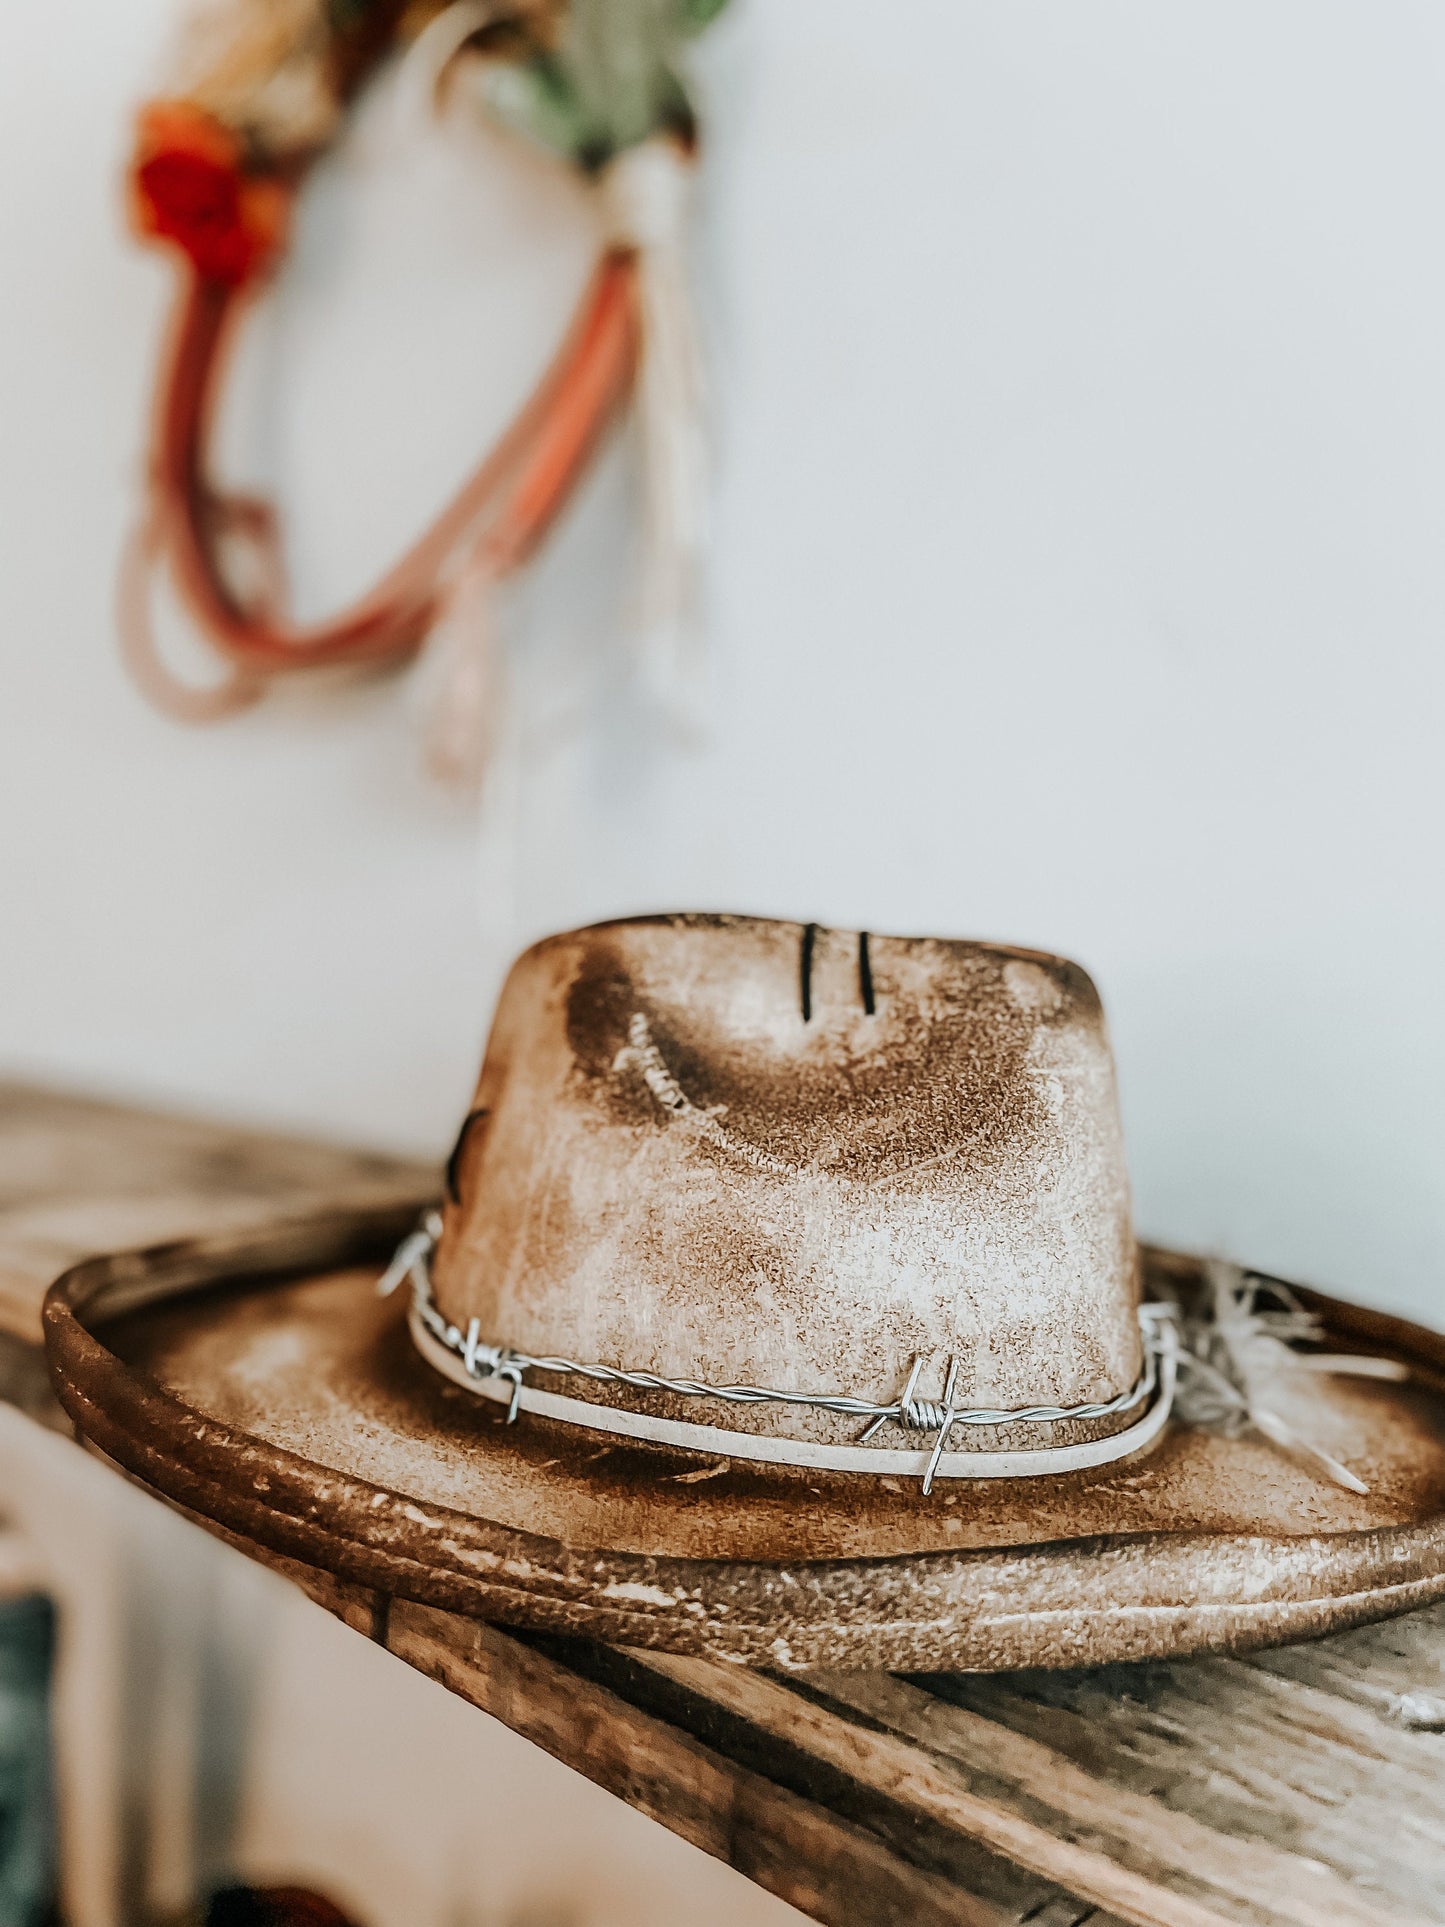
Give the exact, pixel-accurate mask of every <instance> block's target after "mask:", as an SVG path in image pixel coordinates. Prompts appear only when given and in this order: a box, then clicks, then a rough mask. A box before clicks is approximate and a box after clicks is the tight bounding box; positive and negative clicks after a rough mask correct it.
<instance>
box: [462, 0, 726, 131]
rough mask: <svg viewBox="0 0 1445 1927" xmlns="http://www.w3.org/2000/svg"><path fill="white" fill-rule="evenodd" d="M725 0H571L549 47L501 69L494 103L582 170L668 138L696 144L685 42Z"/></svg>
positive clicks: (502, 115)
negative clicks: (686, 77)
mask: <svg viewBox="0 0 1445 1927" xmlns="http://www.w3.org/2000/svg"><path fill="white" fill-rule="evenodd" d="M726 4H727V0H571V4H570V5H569V6H568V7H567V9H566V11H565V13H564V14H563V16H562V19H561V21H560V24H559V29H558V31H557V33H556V35H555V38H554V39H553V40H552V41H551V43H550V44H548V45H543V44H542V43H541V42H540V41H538V42H536V43H534V45H533V47H532V49H531V51H530V53H529V54H528V55H527V56H526V57H525V58H524V59H522V60H519V61H516V62H508V63H507V64H505V65H500V64H499V65H498V66H497V67H496V69H495V70H494V72H493V74H492V76H491V79H490V82H489V91H488V99H489V103H490V106H491V108H492V111H493V113H495V114H496V116H497V117H498V119H500V120H501V121H503V122H504V123H505V124H506V125H507V126H509V127H512V128H515V129H516V130H517V131H519V132H520V133H523V134H526V135H527V136H528V137H529V138H531V139H532V140H535V141H538V142H540V143H541V145H542V146H544V147H547V148H550V149H551V150H552V151H553V152H554V153H557V154H561V155H563V156H564V157H565V158H566V159H568V160H570V161H573V162H575V163H576V164H577V165H578V166H581V167H584V168H589V169H595V168H599V167H602V166H604V165H605V164H606V162H607V161H609V160H610V159H611V158H612V156H613V155H614V154H617V153H619V152H621V151H622V149H624V148H627V147H633V146H636V145H637V143H638V142H639V141H644V140H647V139H648V138H649V137H650V136H651V135H653V134H656V133H662V132H672V133H676V134H679V135H680V136H682V137H683V138H684V139H690V138H691V137H692V133H693V129H694V116H693V110H692V103H691V100H690V98H689V95H688V90H687V86H686V82H685V80H684V77H683V75H684V69H685V52H684V49H685V43H686V42H687V41H688V40H690V39H691V38H692V37H693V36H694V35H695V34H698V33H700V32H701V31H702V29H703V28H704V27H706V26H707V25H709V24H710V22H712V21H713V20H715V19H716V18H717V16H718V15H719V14H720V13H721V12H722V10H723V8H724V6H726Z"/></svg>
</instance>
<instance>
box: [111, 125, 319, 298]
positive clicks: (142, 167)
mask: <svg viewBox="0 0 1445 1927" xmlns="http://www.w3.org/2000/svg"><path fill="white" fill-rule="evenodd" d="M289 205H290V194H289V191H288V190H287V188H286V186H285V185H284V184H283V183H282V182H281V181H279V180H277V179H276V178H275V177H274V176H270V175H258V174H249V173H247V171H246V166H245V155H244V153H243V150H242V147H241V143H240V141H239V140H238V139H237V137H236V135H235V134H234V133H232V132H231V130H230V129H229V128H228V127H224V126H222V124H221V123H220V121H218V120H215V119H214V118H213V117H212V116H211V115H210V114H208V113H206V112H205V111H204V110H203V109H202V108H199V107H196V106H193V105H192V104H191V102H189V101H184V100H176V101H172V100H159V101H152V102H151V103H150V105H149V106H147V107H144V108H143V109H142V110H141V114H140V121H139V125H138V128H137V140H136V157H135V164H134V168H133V170H132V174H131V216H132V220H133V221H134V224H135V227H136V229H137V231H138V232H139V233H141V234H143V235H149V236H151V237H153V238H155V239H157V240H162V241H170V242H173V243H174V244H175V245H176V246H177V247H179V248H180V249H181V250H182V251H183V252H184V253H185V254H187V255H189V257H190V259H191V260H192V261H193V262H194V263H195V266H196V270H197V272H198V273H200V274H203V275H205V276H206V277H207V278H208V279H209V280H213V281H228V282H232V283H234V282H238V281H244V280H245V279H246V278H247V276H248V275H251V274H254V273H256V272H257V270H258V269H260V268H262V267H264V266H265V265H266V263H267V261H268V260H269V259H270V258H271V256H272V255H274V254H275V253H276V251H277V249H278V248H279V247H280V246H281V244H282V242H283V241H284V240H285V236H286V217H287V213H288V210H289Z"/></svg>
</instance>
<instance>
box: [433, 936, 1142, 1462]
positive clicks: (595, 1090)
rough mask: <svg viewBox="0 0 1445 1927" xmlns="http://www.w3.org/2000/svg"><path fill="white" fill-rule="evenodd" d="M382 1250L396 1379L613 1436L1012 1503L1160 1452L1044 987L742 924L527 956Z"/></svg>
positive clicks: (1115, 1167)
mask: <svg viewBox="0 0 1445 1927" xmlns="http://www.w3.org/2000/svg"><path fill="white" fill-rule="evenodd" d="M449 1191H450V1196H449V1198H448V1201H447V1204H446V1208H445V1210H444V1212H443V1214H442V1219H441V1225H440V1231H439V1236H437V1243H436V1251H435V1253H434V1255H433V1256H432V1259H431V1263H430V1265H429V1266H426V1265H425V1263H424V1255H425V1254H424V1253H423V1251H422V1249H421V1246H422V1244H423V1242H424V1241H425V1242H428V1243H429V1242H430V1238H431V1236H432V1235H433V1234H432V1233H430V1232H428V1233H426V1234H424V1239H419V1240H418V1241H417V1243H416V1244H415V1245H410V1246H408V1247H407V1249H406V1252H405V1254H404V1256H403V1258H402V1261H401V1263H400V1264H399V1266H398V1268H397V1270H398V1274H400V1273H401V1272H403V1271H405V1272H412V1273H414V1274H415V1283H416V1296H415V1304H414V1309H413V1317H412V1330H413V1335H414V1337H415V1339H416V1342H417V1345H418V1347H419V1348H420V1350H421V1351H422V1353H423V1355H424V1356H425V1357H426V1358H427V1360H428V1361H429V1362H430V1363H431V1364H433V1365H435V1366H436V1368H437V1369H438V1370H439V1371H442V1372H445V1373H446V1374H447V1375H448V1376H449V1377H451V1378H453V1379H454V1380H456V1381H457V1382H458V1383H460V1384H463V1385H466V1386H469V1387H471V1388H474V1389H476V1390H477V1391H479V1392H481V1393H482V1394H483V1395H484V1396H487V1397H491V1398H493V1399H499V1400H502V1401H504V1402H505V1403H506V1405H507V1408H508V1412H509V1415H510V1416H514V1417H515V1416H516V1414H517V1413H518V1412H528V1411H535V1412H539V1413H543V1414H545V1415H546V1416H548V1417H549V1418H553V1419H557V1420H559V1421H562V1422H564V1423H567V1424H574V1425H582V1426H585V1427H588V1428H589V1429H591V1430H594V1431H600V1432H606V1433H610V1434H617V1435H621V1436H622V1437H625V1438H630V1439H637V1440H644V1441H651V1442H656V1443H662V1444H667V1445H672V1446H680V1447H683V1448H684V1449H691V1450H695V1451H701V1452H709V1453H713V1454H714V1455H716V1454H718V1453H726V1454H727V1455H729V1456H730V1457H733V1458H740V1459H748V1460H757V1461H761V1462H764V1463H774V1464H783V1465H804V1466H812V1467H816V1468H819V1469H823V1470H828V1471H839V1472H848V1471H856V1472H864V1473H874V1474H877V1473H884V1474H887V1473H898V1474H902V1475H907V1476H920V1477H922V1478H923V1480H924V1482H925V1485H926V1486H931V1485H932V1482H933V1479H934V1478H935V1477H943V1476H953V1475H958V1476H963V1477H971V1478H978V1477H1013V1476H1029V1475H1036V1474H1044V1473H1049V1472H1061V1471H1068V1470H1072V1469H1076V1468H1083V1467H1087V1466H1093V1465H1102V1464H1105V1463H1107V1462H1108V1461H1110V1460H1113V1459H1117V1458H1121V1457H1124V1456H1127V1455H1128V1454H1130V1453H1132V1452H1135V1451H1138V1450H1140V1449H1142V1447H1143V1446H1145V1445H1146V1444H1147V1443H1148V1442H1149V1441H1150V1440H1151V1439H1153V1438H1154V1437H1157V1435H1158V1433H1159V1431H1160V1429H1161V1427H1162V1425H1163V1423H1164V1419H1165V1417H1166V1414H1167V1410H1168V1401H1169V1391H1170V1386H1171V1383H1172V1379H1173V1363H1172V1358H1171V1347H1170V1344H1169V1328H1168V1325H1167V1323H1161V1322H1160V1321H1159V1319H1158V1317H1157V1315H1156V1308H1154V1307H1152V1306H1141V1304H1140V1293H1139V1266H1138V1257H1137V1253H1136V1250H1135V1245H1134V1239H1133V1232H1132V1228H1131V1225H1130V1219H1129V1196H1128V1181H1127V1178H1126V1175H1125V1169H1124V1157H1123V1147H1122V1143H1121V1139H1120V1132H1119V1123H1118V1110H1117V1103H1116V1098H1115V1090H1114V1072H1113V1066H1112V1063H1111V1061H1110V1056H1109V1047H1108V1043H1107V1040H1106V1038H1105V1035H1104V1026H1103V1017H1102V1013H1101V1011H1100V1008H1099V1000H1098V997H1097V996H1096V995H1095V992H1094V987H1093V985H1092V984H1091V983H1090V982H1089V979H1088V978H1087V977H1086V976H1085V975H1084V973H1083V971H1081V970H1080V969H1078V968H1077V966H1075V965H1073V964H1068V963H1065V962H1063V961H1061V960H1060V959H1059V958H1056V957H1047V956H1039V955H1035V954H1033V953H1030V952H1026V951H1020V950H1010V949H1004V948H1000V947H998V946H994V945H988V944H977V943H947V942H937V941H922V942H919V941H912V940H907V939H900V938H889V937H870V936H869V935H867V934H866V933H863V934H858V933H854V932H845V931H838V930H823V929H820V928H818V927H817V926H815V925H812V924H809V925H805V926H802V927H800V926H798V925H796V924H788V923H774V922H768V921H764V920H762V919H758V918H717V917H659V918H655V919H650V920H638V921H635V922H631V923H626V924H613V925H610V926H607V927H604V928H602V929H596V930H588V931H582V932H579V933H577V934H575V935H569V936H563V937H557V938H553V939H551V940H550V941H548V942H546V943H542V944H539V945H537V946H536V947H535V948H534V949H532V950H530V951H528V952H527V954H526V955H525V956H524V957H523V958H522V959H521V961H520V962H519V963H518V964H517V965H516V967H515V968H514V969H513V971H512V974H511V977H510V978H509V980H508V983H507V986H506V989H505V991H504V992H503V996H502V1001H501V1006H500V1008H499V1010H498V1012H497V1019H496V1024H495V1028H494V1030H493V1033H492V1041H491V1047H490V1049H489V1051H488V1053H487V1061H486V1064H485V1066H484V1068H483V1071H482V1078H481V1084H480V1087H479V1089H478V1092H477V1096H476V1102H475V1107H474V1109H473V1110H472V1112H471V1114H470V1116H469V1117H468V1119H467V1121H466V1125H465V1127H464V1130H463V1133H462V1136H461V1138H460V1140H459V1141H458V1144H457V1148H456V1151H455V1153H454V1155H453V1158H452V1161H451V1168H450V1171H449Z"/></svg>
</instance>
